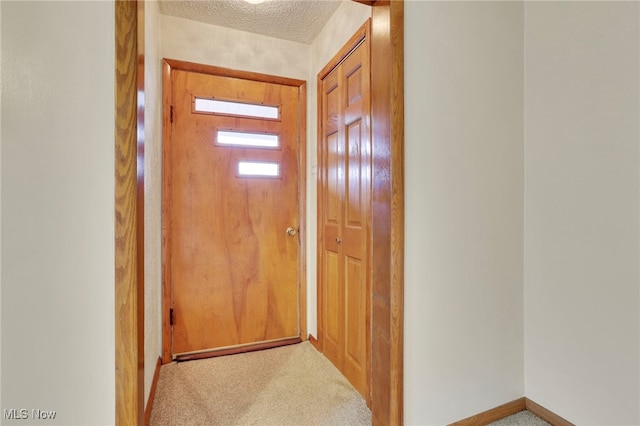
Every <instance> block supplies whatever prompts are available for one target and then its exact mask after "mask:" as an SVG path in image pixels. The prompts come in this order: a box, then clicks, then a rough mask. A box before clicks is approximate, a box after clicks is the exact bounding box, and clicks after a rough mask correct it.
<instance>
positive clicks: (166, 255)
mask: <svg viewBox="0 0 640 426" xmlns="http://www.w3.org/2000/svg"><path fill="white" fill-rule="evenodd" d="M171 93H172V91H171V65H170V64H169V63H168V62H167V61H166V60H165V61H163V62H162V170H171V156H170V155H169V154H170V147H171V143H170V141H171ZM169 194H171V179H170V178H169V174H168V173H162V218H161V223H162V363H163V364H168V363H170V362H171V324H170V318H169V316H170V315H169V312H170V309H171V282H170V277H171V262H169V259H171V233H170V226H169V223H170V218H169V206H170V202H171V201H170V199H171V198H170V196H169Z"/></svg>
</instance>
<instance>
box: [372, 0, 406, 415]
mask: <svg viewBox="0 0 640 426" xmlns="http://www.w3.org/2000/svg"><path fill="white" fill-rule="evenodd" d="M372 17H373V24H372V37H371V41H372V45H371V46H372V47H371V49H372V52H375V55H372V58H371V77H372V93H371V94H372V135H373V206H374V211H373V265H374V269H373V280H372V292H373V295H372V353H373V359H372V373H371V374H372V414H373V419H372V421H373V424H374V425H400V424H402V423H403V345H404V343H403V327H404V301H403V297H404V53H403V52H404V35H403V34H404V3H403V1H402V0H391V1H377V2H376V3H375V4H374V5H373V14H372ZM389 58H391V60H389Z"/></svg>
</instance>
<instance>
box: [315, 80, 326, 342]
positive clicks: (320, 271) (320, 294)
mask: <svg viewBox="0 0 640 426" xmlns="http://www.w3.org/2000/svg"><path fill="white" fill-rule="evenodd" d="M323 99H324V88H323V84H322V78H320V75H318V77H317V78H316V188H317V190H316V235H317V239H316V335H317V336H318V338H317V340H316V341H315V343H316V345H315V346H316V349H318V352H322V348H323V345H324V337H323V336H324V327H323V325H322V324H323V322H324V315H323V314H322V312H323V310H324V302H323V299H324V289H323V286H322V283H323V282H324V278H323V277H324V263H323V261H322V259H323V257H324V252H323V248H324V211H323V209H324V200H323V195H322V194H323V192H322V185H323V182H324V177H323V175H324V172H323V170H324V168H325V167H326V166H325V164H324V155H323V154H322V138H323V136H322V133H323V124H322V122H323V120H324V118H323V117H324V115H323V114H324V113H323V112H322V102H323Z"/></svg>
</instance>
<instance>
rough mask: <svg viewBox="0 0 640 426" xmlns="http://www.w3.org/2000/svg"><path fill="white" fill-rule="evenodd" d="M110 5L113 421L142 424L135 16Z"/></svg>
mask: <svg viewBox="0 0 640 426" xmlns="http://www.w3.org/2000/svg"><path fill="white" fill-rule="evenodd" d="M137 7H138V5H137V2H136V1H135V0H131V1H129V0H127V1H124V0H123V1H121V0H118V1H116V2H115V59H116V63H115V65H116V69H115V83H116V94H115V101H116V104H115V115H116V117H115V118H116V122H115V309H116V312H115V320H116V321H115V363H116V365H115V385H116V389H115V403H116V406H115V420H116V425H130V424H136V423H137V424H142V422H144V357H143V352H142V351H143V347H144V345H141V344H140V342H144V340H143V334H144V329H143V328H142V327H144V322H143V320H142V314H143V313H142V312H141V311H140V306H142V304H141V303H140V301H139V299H140V294H141V292H140V290H141V289H140V288H139V286H138V259H139V258H138V255H137V249H138V241H137V239H138V212H137V209H138V206H137V200H138V194H137V192H138V190H137V185H138V171H137V134H138V120H137V92H138V86H137V85H138V77H137V72H138V69H137V66H138V42H137V37H138V33H137V31H138V30H137V28H138V10H137Z"/></svg>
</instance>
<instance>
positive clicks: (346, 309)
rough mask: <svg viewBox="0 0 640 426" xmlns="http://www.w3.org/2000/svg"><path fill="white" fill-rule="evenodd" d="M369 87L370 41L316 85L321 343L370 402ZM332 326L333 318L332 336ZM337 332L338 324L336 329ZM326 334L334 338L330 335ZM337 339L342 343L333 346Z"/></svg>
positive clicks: (326, 352) (360, 46) (327, 353)
mask: <svg viewBox="0 0 640 426" xmlns="http://www.w3.org/2000/svg"><path fill="white" fill-rule="evenodd" d="M368 84H369V71H368V41H366V40H365V41H364V42H363V43H361V44H360V45H359V46H358V47H356V48H355V49H354V50H353V51H352V52H351V53H350V54H349V55H348V56H346V58H344V60H338V63H337V64H336V66H335V68H334V69H332V70H331V71H330V72H329V73H328V74H327V75H326V76H325V78H324V79H323V80H322V84H321V85H320V86H319V88H320V90H321V91H322V92H321V94H320V96H321V99H322V102H321V109H322V113H321V114H320V117H319V119H320V120H321V123H320V124H321V125H320V129H321V134H320V137H321V139H320V141H319V156H320V160H321V161H320V166H321V170H319V176H320V178H321V179H320V184H321V187H320V189H319V190H320V193H321V194H323V195H322V196H321V198H320V202H321V205H320V208H321V209H320V211H319V221H320V223H321V225H322V228H321V237H322V241H321V250H320V251H319V253H320V258H321V262H324V264H325V268H324V270H323V272H321V273H320V275H319V278H320V280H321V282H320V287H321V288H322V294H323V295H324V297H323V303H322V309H321V315H322V318H323V329H322V336H321V339H320V341H321V342H322V345H323V351H324V352H325V354H326V355H327V357H328V358H329V359H330V360H331V361H332V362H333V363H334V364H335V365H336V366H337V367H338V369H340V370H341V371H342V372H343V374H344V375H345V377H347V379H349V381H350V382H351V383H352V384H353V385H354V386H355V387H356V389H358V391H359V392H361V393H362V395H364V396H365V398H367V399H368V398H369V377H370V374H369V369H370V334H371V333H370V330H369V328H370V319H369V316H370V307H369V305H370V303H371V300H370V295H369V293H370V285H369V282H370V272H369V270H370V261H369V259H370V253H371V247H370V242H369V240H370V223H371V217H370V215H371V206H370V204H371V197H370V193H371V176H370V173H371V166H370V163H371V137H370V130H369V128H370V101H369V100H370V94H369V86H368ZM336 209H337V210H338V213H336ZM328 257H331V262H332V263H335V264H337V269H338V271H339V274H338V275H337V276H336V275H335V274H329V273H328V272H327V270H326V269H327V268H326V262H327V259H328ZM334 258H335V259H334ZM333 280H336V281H335V282H334V281H333ZM334 291H339V292H341V293H340V297H335V296H334V295H333V294H331V295H330V294H327V293H330V292H331V293H332V292H334ZM328 317H331V319H330V320H329V319H328ZM327 321H331V325H330V327H331V330H330V331H329V330H327V327H328V326H329V324H327ZM333 321H337V322H336V323H334V322H333ZM334 327H339V331H338V332H336V331H335V330H334ZM329 334H333V335H334V336H332V337H329V338H328V337H327V336H329ZM335 336H337V338H338V339H341V340H339V341H336V339H335ZM336 345H339V347H338V348H336V347H335V346H336ZM336 352H337V354H336Z"/></svg>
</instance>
